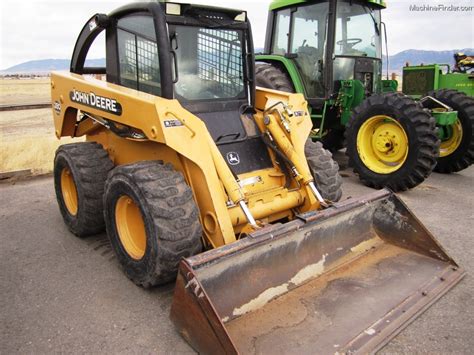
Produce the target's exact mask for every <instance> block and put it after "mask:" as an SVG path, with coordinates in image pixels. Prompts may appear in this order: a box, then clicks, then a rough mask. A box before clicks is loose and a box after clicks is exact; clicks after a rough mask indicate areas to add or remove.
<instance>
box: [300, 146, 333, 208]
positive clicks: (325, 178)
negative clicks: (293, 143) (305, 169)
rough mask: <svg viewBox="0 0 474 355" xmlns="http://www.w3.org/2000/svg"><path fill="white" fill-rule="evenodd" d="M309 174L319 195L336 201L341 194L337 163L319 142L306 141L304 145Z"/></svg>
mask: <svg viewBox="0 0 474 355" xmlns="http://www.w3.org/2000/svg"><path fill="white" fill-rule="evenodd" d="M304 148H305V149H304V150H305V154H306V159H307V160H308V165H309V169H310V170H311V175H313V178H314V183H315V185H316V187H317V188H318V190H319V192H320V193H321V196H322V197H323V198H324V199H325V200H328V201H332V202H337V201H339V200H340V199H341V196H342V189H341V185H342V178H341V175H339V165H337V163H336V161H334V160H333V159H332V154H331V153H330V152H329V151H328V150H326V149H324V148H323V145H322V144H321V142H313V141H312V140H311V139H308V140H307V141H306V145H305V147H304Z"/></svg>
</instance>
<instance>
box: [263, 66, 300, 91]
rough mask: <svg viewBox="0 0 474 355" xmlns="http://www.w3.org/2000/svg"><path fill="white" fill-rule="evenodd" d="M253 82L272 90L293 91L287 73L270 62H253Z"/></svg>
mask: <svg viewBox="0 0 474 355" xmlns="http://www.w3.org/2000/svg"><path fill="white" fill-rule="evenodd" d="M255 83H256V85H257V86H261V87H264V88H268V89H272V90H279V91H285V92H295V89H294V88H293V84H292V82H291V80H290V78H288V75H286V73H285V72H283V71H282V70H281V69H280V68H278V67H275V66H273V65H272V64H270V63H261V62H260V63H255Z"/></svg>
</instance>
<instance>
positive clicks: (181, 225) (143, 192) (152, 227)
mask: <svg viewBox="0 0 474 355" xmlns="http://www.w3.org/2000/svg"><path fill="white" fill-rule="evenodd" d="M104 209H105V223H106V227H107V234H108V236H109V239H110V242H111V244H112V247H113V249H114V251H115V253H116V255H117V258H118V261H119V262H120V264H121V266H122V268H123V270H124V272H125V274H126V275H127V276H128V277H129V278H130V279H131V280H132V281H134V282H135V283H136V284H137V285H140V286H143V287H151V286H155V285H159V284H163V283H166V282H168V281H171V280H173V279H175V278H176V274H177V270H178V264H179V262H180V260H181V258H183V257H185V258H186V257H189V256H192V255H194V254H197V253H199V252H200V251H201V249H202V244H201V235H202V228H201V224H200V222H199V212H198V208H197V206H196V203H195V202H194V199H193V194H192V191H191V189H190V188H189V186H188V185H187V184H186V182H185V180H184V178H183V175H182V174H181V173H179V172H177V171H176V170H174V169H173V167H172V166H171V165H169V164H166V165H163V164H161V163H160V162H156V161H146V162H139V163H134V164H130V165H122V166H119V167H117V168H115V169H114V170H112V171H111V173H110V174H109V177H108V179H107V183H106V185H105V195H104Z"/></svg>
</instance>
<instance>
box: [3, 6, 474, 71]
mask: <svg viewBox="0 0 474 355" xmlns="http://www.w3.org/2000/svg"><path fill="white" fill-rule="evenodd" d="M129 2H130V0H124V1H118V0H100V1H89V0H82V1H78V0H28V1H18V0H0V69H6V68H8V67H10V66H13V65H16V64H19V63H22V62H25V61H29V60H37V59H49V58H55V59H65V58H70V56H71V53H72V50H73V47H74V44H75V42H76V38H77V36H78V34H79V32H80V30H81V29H82V27H83V26H84V24H85V23H86V21H87V20H88V19H89V18H90V17H91V16H92V15H94V14H95V13H97V12H103V13H108V12H110V11H111V10H113V9H115V8H117V7H119V6H121V5H125V4H127V3H129ZM181 2H186V1H181ZM189 2H191V3H200V4H207V5H215V6H222V7H232V8H240V9H244V10H247V12H248V15H249V18H250V20H251V22H252V29H253V36H254V43H255V47H257V48H262V47H263V44H264V40H265V30H266V22H267V9H268V4H269V3H270V0H253V1H249V0H239V1H236V0H219V1H211V0H189ZM386 2H387V5H388V7H387V9H386V10H384V11H383V15H382V18H383V21H384V22H385V23H386V24H387V32H388V49H389V52H390V54H396V53H398V52H400V51H403V50H406V49H426V50H450V49H460V48H473V47H474V0H435V1H427V0H421V1H420V0H386ZM411 5H417V6H423V5H431V7H436V8H437V9H438V11H434V10H433V9H431V11H426V10H425V11H414V10H413V9H410V6H411ZM456 6H459V7H463V9H462V11H461V9H460V11H453V10H454V9H455V7H456ZM101 56H102V57H103V55H101V53H99V52H98V53H97V54H96V55H95V57H96V58H98V57H101ZM92 57H94V56H92Z"/></svg>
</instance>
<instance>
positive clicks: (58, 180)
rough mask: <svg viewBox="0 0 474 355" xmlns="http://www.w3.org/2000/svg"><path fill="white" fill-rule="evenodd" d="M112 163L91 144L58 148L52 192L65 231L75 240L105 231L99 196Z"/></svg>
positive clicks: (101, 150) (98, 146) (96, 144)
mask: <svg viewBox="0 0 474 355" xmlns="http://www.w3.org/2000/svg"><path fill="white" fill-rule="evenodd" d="M113 166H114V165H113V163H112V161H111V160H110V158H109V155H108V154H107V152H106V151H105V150H104V149H103V148H102V146H101V145H100V144H98V143H95V142H82V143H72V144H65V145H62V146H60V147H59V148H58V149H57V150H56V156H55V158H54V189H55V191H56V199H57V201H58V205H59V210H60V212H61V215H62V217H63V219H64V222H65V223H66V226H67V227H68V229H69V230H70V231H71V232H72V233H73V234H75V235H76V236H78V237H81V238H82V237H86V236H89V235H92V234H97V233H100V232H102V231H103V230H104V229H105V224H104V217H103V210H104V207H103V201H102V200H103V199H102V197H103V194H104V185H105V180H106V178H107V174H108V173H109V171H110V170H112V168H113Z"/></svg>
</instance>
